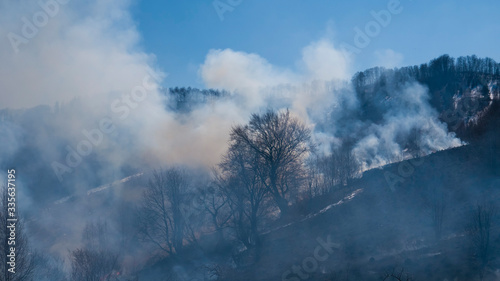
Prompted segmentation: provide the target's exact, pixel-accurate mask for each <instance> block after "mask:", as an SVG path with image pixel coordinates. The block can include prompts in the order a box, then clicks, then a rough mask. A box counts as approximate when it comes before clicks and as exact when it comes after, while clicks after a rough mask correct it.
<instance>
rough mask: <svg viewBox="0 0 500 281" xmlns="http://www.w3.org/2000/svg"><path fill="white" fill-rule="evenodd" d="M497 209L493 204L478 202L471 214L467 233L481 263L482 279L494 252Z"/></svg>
mask: <svg viewBox="0 0 500 281" xmlns="http://www.w3.org/2000/svg"><path fill="white" fill-rule="evenodd" d="M495 214H496V209H495V206H494V205H493V204H478V205H477V206H476V207H475V208H474V210H473V212H472V215H471V218H470V223H469V225H468V227H467V233H468V235H469V238H470V240H471V242H472V246H473V249H474V252H475V257H476V259H477V261H478V263H479V275H480V278H481V280H482V279H483V277H484V272H485V269H486V267H487V266H488V262H489V261H490V258H491V254H492V246H491V240H490V235H491V229H492V221H493V217H494V215H495Z"/></svg>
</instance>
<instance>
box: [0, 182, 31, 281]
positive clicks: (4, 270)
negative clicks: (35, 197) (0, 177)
mask: <svg viewBox="0 0 500 281" xmlns="http://www.w3.org/2000/svg"><path fill="white" fill-rule="evenodd" d="M0 192H1V195H0V225H1V227H0V241H1V243H0V253H2V254H1V255H0V274H1V276H2V280H5V281H28V280H32V278H33V276H34V272H35V269H36V263H35V262H36V255H37V254H36V253H35V251H34V250H33V249H32V248H31V247H30V246H29V241H28V237H27V236H26V234H25V231H24V223H23V221H22V220H21V219H20V217H19V216H17V215H16V217H15V218H16V219H18V221H17V222H15V240H10V243H9V237H10V235H11V233H10V232H11V231H10V230H9V229H7V225H8V224H10V223H11V222H8V221H7V219H8V218H9V216H8V214H9V213H8V211H7V210H8V207H9V203H15V201H9V200H8V199H11V200H12V197H11V198H8V196H7V189H6V188H5V187H0ZM13 241H14V243H13ZM11 247H14V248H15V252H14V254H15V273H11V272H9V271H8V269H9V268H10V265H8V262H9V261H10V257H7V254H10V249H11Z"/></svg>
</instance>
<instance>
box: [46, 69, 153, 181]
mask: <svg viewBox="0 0 500 281" xmlns="http://www.w3.org/2000/svg"><path fill="white" fill-rule="evenodd" d="M151 80H153V81H156V82H158V81H160V80H161V78H160V77H158V76H157V75H156V74H153V73H150V74H148V75H146V76H145V77H144V78H143V79H142V85H140V86H136V87H134V88H133V89H132V91H130V93H129V94H126V95H124V96H122V98H118V99H115V100H114V101H113V102H112V103H111V112H113V113H114V114H115V115H116V116H117V118H118V119H119V120H122V121H123V120H125V119H127V118H128V117H129V116H130V112H131V110H133V109H135V108H137V107H139V104H140V103H141V102H143V101H144V100H146V98H147V97H148V92H149V91H153V90H155V89H156V88H157V84H156V83H154V82H152V81H151ZM115 130H116V127H115V125H114V124H113V119H112V118H110V117H104V118H102V119H101V120H99V122H98V127H97V128H93V129H91V130H87V129H83V130H82V132H81V133H82V135H83V137H84V138H83V139H82V140H81V141H80V142H78V143H77V144H76V146H75V148H73V147H72V146H70V145H68V146H66V150H67V151H68V153H67V154H66V158H65V160H66V161H65V163H60V162H57V161H54V162H52V164H51V166H52V170H53V171H54V173H55V175H56V176H57V178H58V179H59V182H62V181H63V180H64V179H63V175H64V174H66V173H72V172H73V171H74V169H75V168H76V167H78V166H79V165H80V164H81V163H82V162H83V159H84V158H85V157H86V156H89V155H90V154H91V153H92V151H93V150H94V147H97V146H99V145H100V144H101V143H102V142H103V140H104V137H105V136H106V135H109V134H112V133H113V132H114V131H115Z"/></svg>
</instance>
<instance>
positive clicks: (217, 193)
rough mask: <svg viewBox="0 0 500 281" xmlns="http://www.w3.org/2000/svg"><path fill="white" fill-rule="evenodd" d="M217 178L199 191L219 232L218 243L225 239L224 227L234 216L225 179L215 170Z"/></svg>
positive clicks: (203, 204)
mask: <svg viewBox="0 0 500 281" xmlns="http://www.w3.org/2000/svg"><path fill="white" fill-rule="evenodd" d="M214 175H215V180H214V181H213V182H212V183H210V184H209V185H207V186H206V187H205V188H204V189H202V190H200V191H199V201H200V203H201V204H200V205H201V206H202V208H203V210H204V211H205V212H206V213H207V214H208V215H209V217H210V220H211V223H212V225H213V227H214V229H215V232H216V233H217V239H218V244H220V243H222V242H223V241H224V232H223V231H224V228H225V227H226V226H227V225H228V223H229V221H230V220H231V218H232V212H231V208H230V206H229V198H228V196H227V195H226V194H225V186H224V185H223V180H222V179H221V178H220V176H219V175H218V174H217V172H215V171H214Z"/></svg>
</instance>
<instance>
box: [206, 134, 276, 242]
mask: <svg viewBox="0 0 500 281" xmlns="http://www.w3.org/2000/svg"><path fill="white" fill-rule="evenodd" d="M260 164H261V162H260V155H259V154H258V153H257V152H256V151H255V150H253V149H252V148H251V147H249V146H247V145H245V143H243V142H241V141H238V140H236V141H235V142H233V144H232V146H231V148H230V149H229V151H228V153H227V154H226V155H225V156H224V159H223V161H222V163H221V164H220V165H219V166H220V168H221V173H220V174H219V175H218V176H217V177H216V182H217V184H218V186H219V188H220V190H221V191H222V192H223V194H224V196H225V197H226V198H227V200H228V205H229V207H230V208H231V213H232V219H233V220H232V222H233V226H234V227H235V229H236V233H237V236H238V238H239V239H240V240H241V241H242V242H243V243H244V244H245V245H247V246H250V245H255V244H258V240H259V239H258V225H259V220H260V218H261V217H262V216H263V211H264V206H263V204H264V202H265V199H266V195H267V194H268V191H269V189H268V186H267V185H266V184H265V181H266V177H267V172H266V171H265V169H266V168H265V167H264V166H262V165H260Z"/></svg>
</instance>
